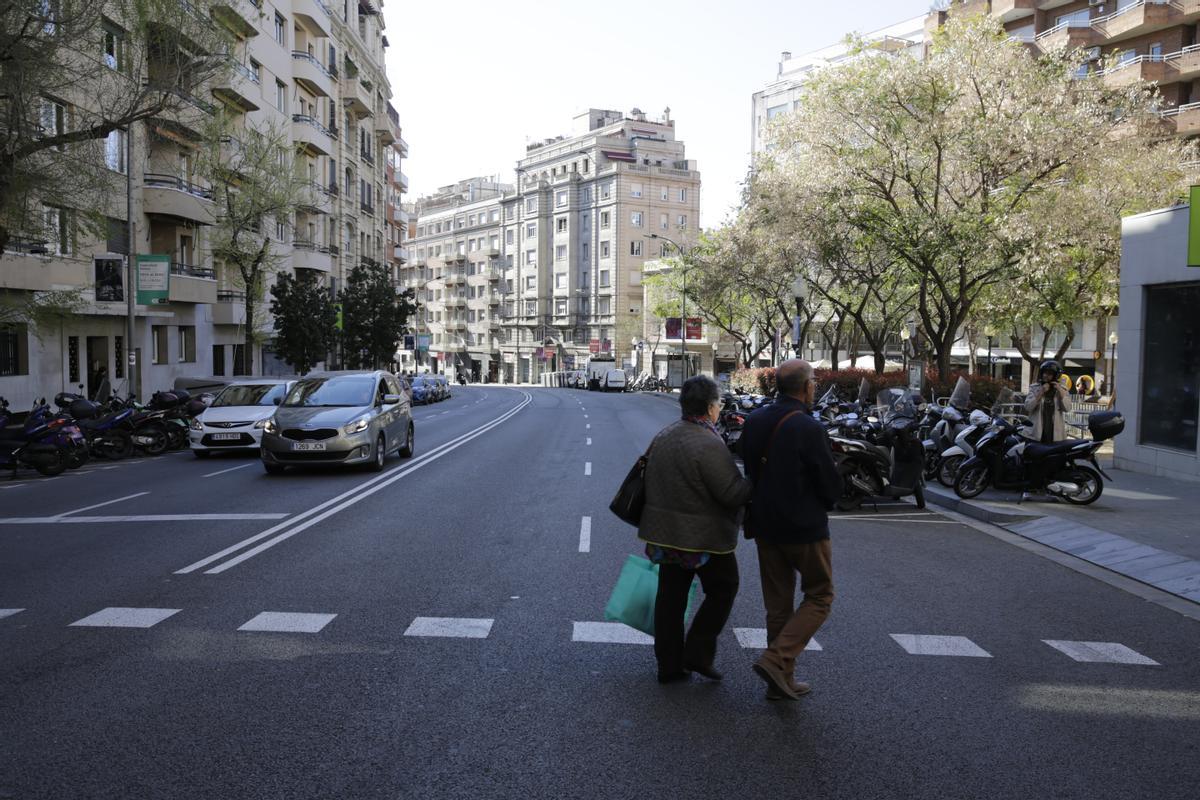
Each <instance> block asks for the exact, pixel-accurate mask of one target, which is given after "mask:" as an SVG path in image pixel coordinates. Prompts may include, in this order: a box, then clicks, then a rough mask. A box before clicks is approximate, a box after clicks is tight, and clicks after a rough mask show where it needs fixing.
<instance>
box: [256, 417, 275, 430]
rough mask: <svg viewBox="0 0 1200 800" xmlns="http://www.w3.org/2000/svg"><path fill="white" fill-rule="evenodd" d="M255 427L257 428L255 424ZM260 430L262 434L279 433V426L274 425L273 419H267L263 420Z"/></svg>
mask: <svg viewBox="0 0 1200 800" xmlns="http://www.w3.org/2000/svg"><path fill="white" fill-rule="evenodd" d="M255 427H258V425H257V424H255ZM262 429H263V432H264V433H279V425H278V424H276V422H275V418H274V417H267V418H266V419H265V420H263V422H262Z"/></svg>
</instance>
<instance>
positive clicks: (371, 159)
mask: <svg viewBox="0 0 1200 800" xmlns="http://www.w3.org/2000/svg"><path fill="white" fill-rule="evenodd" d="M358 155H359V157H360V158H362V160H363V161H365V162H367V163H368V164H370V165H371V166H372V167H373V166H375V156H374V155H372V154H371V151H370V150H368V149H366V148H365V147H363V148H360V149H359V152H358Z"/></svg>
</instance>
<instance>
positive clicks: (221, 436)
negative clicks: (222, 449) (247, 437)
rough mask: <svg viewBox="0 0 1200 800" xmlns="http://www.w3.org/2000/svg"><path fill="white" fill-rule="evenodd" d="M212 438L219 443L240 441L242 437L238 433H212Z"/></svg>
mask: <svg viewBox="0 0 1200 800" xmlns="http://www.w3.org/2000/svg"><path fill="white" fill-rule="evenodd" d="M212 438H213V439H214V440H219V441H231V440H234V439H241V438H242V435H241V434H240V433H214V434H213V435H212Z"/></svg>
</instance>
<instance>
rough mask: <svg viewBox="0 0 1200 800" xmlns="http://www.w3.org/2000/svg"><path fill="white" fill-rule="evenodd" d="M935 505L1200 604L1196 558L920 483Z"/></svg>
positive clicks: (1076, 523)
mask: <svg viewBox="0 0 1200 800" xmlns="http://www.w3.org/2000/svg"><path fill="white" fill-rule="evenodd" d="M925 497H926V499H927V500H928V501H929V502H930V503H933V504H934V505H938V506H941V507H943V508H946V509H948V510H951V511H955V512H957V513H959V514H962V515H963V516H967V517H971V518H973V519H977V520H980V521H981V522H987V523H990V524H992V525H996V526H997V527H1000V528H1003V529H1004V530H1006V531H1008V532H1009V533H1013V534H1016V535H1017V536H1020V537H1022V538H1024V539H1028V540H1029V541H1032V542H1037V543H1038V544H1041V545H1045V546H1046V547H1050V548H1052V549H1054V550H1057V551H1059V552H1061V553H1066V554H1067V555H1069V556H1073V557H1075V558H1078V559H1080V560H1082V561H1086V562H1088V563H1090V564H1094V565H1095V566H1097V567H1102V568H1104V569H1106V570H1108V571H1109V572H1113V573H1116V574H1117V575H1122V576H1124V577H1126V578H1130V579H1132V580H1135V581H1137V582H1139V583H1143V584H1145V585H1147V586H1151V587H1153V588H1155V589H1158V590H1159V591H1162V592H1166V593H1168V594H1171V595H1174V596H1175V597H1178V598H1180V599H1181V600H1187V601H1190V602H1192V603H1196V604H1200V561H1195V560H1193V559H1190V558H1187V557H1185V556H1181V555H1178V554H1176V553H1171V552H1169V551H1166V550H1159V549H1158V548H1157V547H1150V546H1149V545H1144V544H1141V543H1140V542H1135V541H1133V540H1132V539H1126V538H1125V537H1124V536H1118V535H1117V534H1115V533H1108V532H1107V531H1102V530H1100V529H1098V528H1091V527H1088V526H1087V525H1081V524H1079V523H1078V522H1075V521H1073V520H1069V519H1063V518H1062V517H1056V516H1054V515H1053V514H1016V513H1008V512H1004V511H997V510H995V509H992V508H989V507H987V506H984V505H983V504H981V503H975V502H972V501H970V500H962V499H960V498H959V497H957V496H955V495H953V494H949V493H947V492H946V491H945V490H943V489H932V488H930V487H929V486H926V488H925Z"/></svg>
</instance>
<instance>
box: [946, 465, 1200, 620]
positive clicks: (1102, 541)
mask: <svg viewBox="0 0 1200 800" xmlns="http://www.w3.org/2000/svg"><path fill="white" fill-rule="evenodd" d="M1105 471H1106V472H1108V474H1109V475H1111V476H1112V477H1113V481H1112V482H1111V483H1109V482H1107V481H1106V482H1105V484H1104V494H1103V495H1101V497H1100V499H1099V500H1097V501H1096V502H1095V503H1093V504H1092V505H1090V506H1073V505H1070V504H1068V503H1066V502H1063V501H1056V500H1054V499H1050V500H1044V501H1034V502H1024V503H1021V502H1018V501H1019V500H1020V495H1019V494H1013V493H1010V492H998V491H990V490H989V491H987V492H985V493H984V494H983V495H981V496H980V497H979V498H977V499H975V500H969V501H968V500H961V499H959V498H958V497H957V496H956V495H955V494H954V492H953V491H951V490H949V489H946V488H945V487H943V486H941V485H940V484H934V485H931V486H927V487H926V496H927V497H928V500H929V502H930V503H934V504H937V505H941V506H943V507H946V508H951V509H953V510H955V511H958V512H959V513H961V514H965V515H967V516H970V517H974V518H975V519H980V520H983V521H985V522H990V523H992V524H995V525H999V526H1000V527H1002V528H1005V529H1006V530H1009V531H1011V532H1013V533H1016V534H1018V535H1020V536H1024V537H1026V538H1028V539H1032V540H1034V541H1037V542H1041V543H1042V544H1044V545H1047V546H1049V547H1053V548H1054V549H1056V550H1061V551H1062V552H1064V553H1069V554H1071V555H1073V556H1075V557H1076V558H1081V559H1084V560H1085V561H1090V562H1091V563H1093V564H1096V565H1098V566H1102V567H1104V568H1105V569H1108V570H1111V571H1113V572H1116V573H1119V574H1121V575H1125V576H1126V577H1129V578H1133V579H1134V580H1138V581H1141V582H1142V583H1146V584H1149V585H1151V586H1154V587H1155V588H1157V589H1161V590H1163V591H1166V592H1170V593H1172V594H1175V595H1177V596H1179V597H1182V598H1185V599H1187V600H1191V601H1193V602H1196V603H1200V483H1191V482H1187V481H1176V480H1171V479H1169V478H1159V477H1155V476H1152V475H1142V474H1140V473H1135V472H1125V471H1123V470H1114V469H1111V468H1110V467H1108V466H1107V465H1105Z"/></svg>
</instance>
